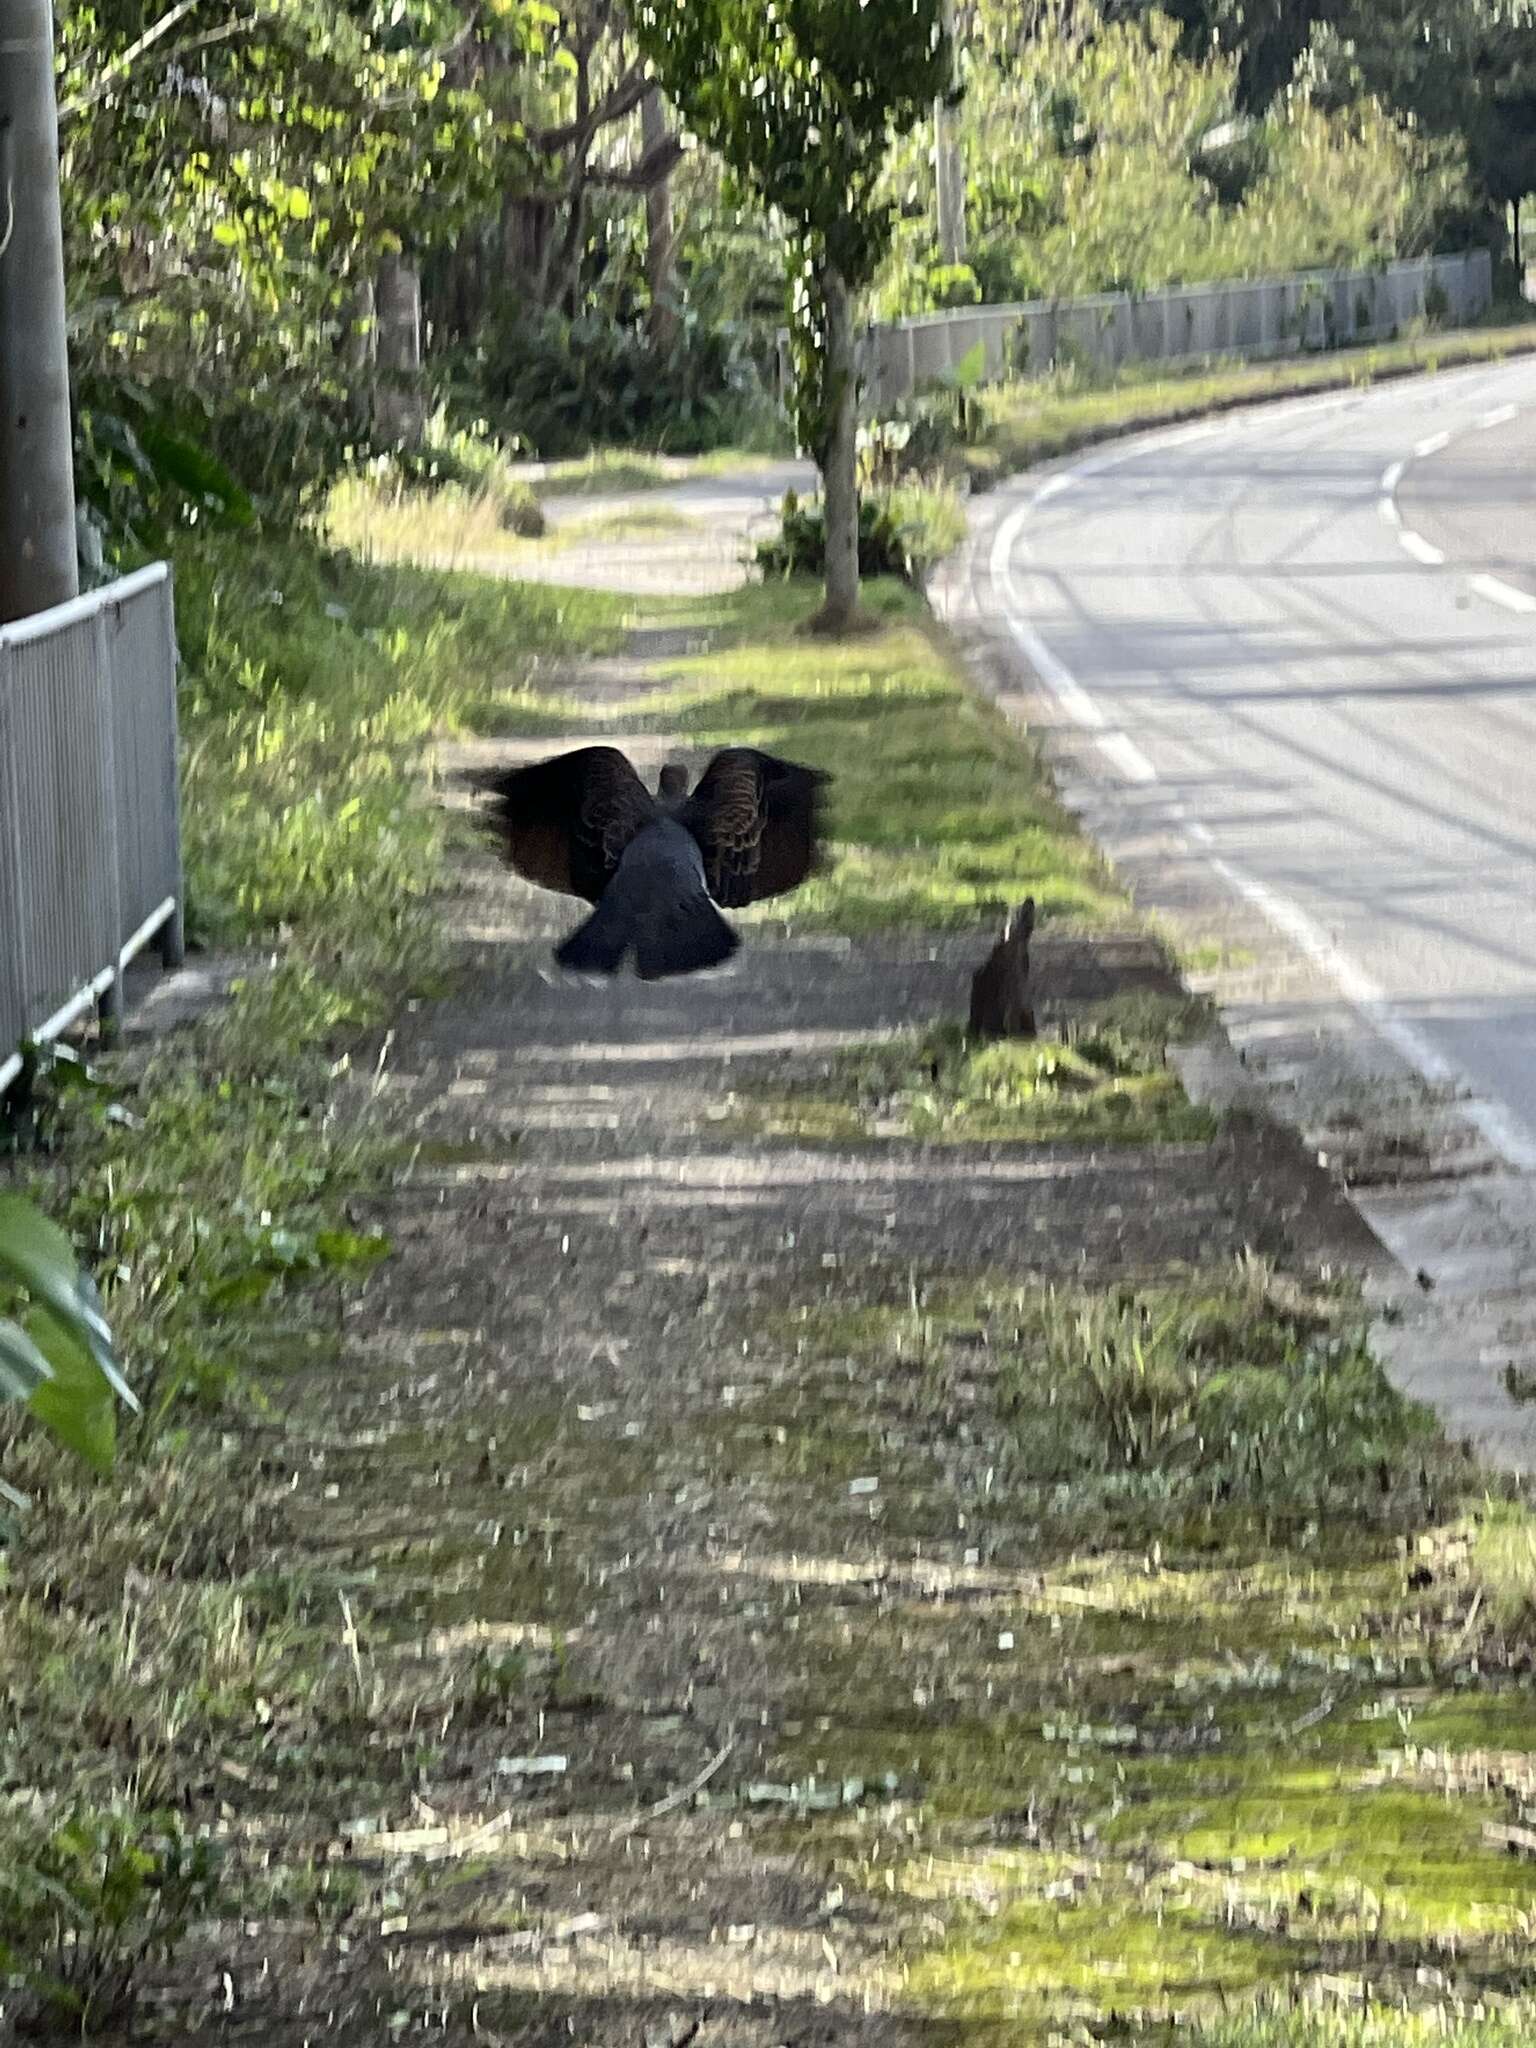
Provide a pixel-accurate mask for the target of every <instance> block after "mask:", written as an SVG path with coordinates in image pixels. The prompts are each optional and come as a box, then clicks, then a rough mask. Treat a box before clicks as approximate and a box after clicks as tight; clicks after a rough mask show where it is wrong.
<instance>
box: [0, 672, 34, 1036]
mask: <svg viewBox="0 0 1536 2048" xmlns="http://www.w3.org/2000/svg"><path fill="white" fill-rule="evenodd" d="M14 667H15V661H14V657H13V656H12V654H11V650H10V649H9V648H8V647H5V646H0V1020H3V1023H4V1028H5V1034H6V1039H7V1040H9V1038H10V1033H11V1030H12V1027H13V1025H14V1026H15V1029H16V1034H17V1042H18V1043H19V1042H20V1041H21V1039H23V1038H25V1037H26V1034H27V1001H28V995H29V990H28V985H27V940H26V932H27V927H26V921H25V919H24V917H23V915H22V910H23V901H22V893H23V890H24V888H25V874H26V870H25V869H24V868H23V866H22V844H21V804H20V801H19V800H18V797H17V794H16V748H15V741H14V736H13V732H12V726H13V722H14V717H15V708H14V704H13V701H12V692H13V688H14V678H13V670H14ZM14 1051H15V1046H14V1045H11V1044H10V1043H0V1065H3V1064H4V1063H5V1061H6V1060H7V1059H8V1058H9V1057H10V1055H11V1053H12V1052H14Z"/></svg>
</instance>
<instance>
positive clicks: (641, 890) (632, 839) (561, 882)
mask: <svg viewBox="0 0 1536 2048" xmlns="http://www.w3.org/2000/svg"><path fill="white" fill-rule="evenodd" d="M830 780H831V778H830V776H827V775H824V774H822V773H821V771H820V770H819V769H816V768H801V767H798V766H797V765H796V764H795V763H794V762H793V761H781V760H779V759H778V758H777V757H776V756H775V755H773V754H763V753H759V752H758V751H757V749H756V748H755V747H727V748H726V749H725V751H724V752H723V753H719V754H716V756H715V758H714V759H713V760H712V761H711V762H710V764H709V766H708V767H707V768H706V769H705V770H704V773H703V775H702V776H701V777H700V778H699V785H698V787H697V789H695V790H694V792H693V794H692V796H690V795H689V794H688V772H687V770H686V769H685V768H684V767H682V766H681V765H680V764H679V763H677V762H675V761H669V762H668V763H667V765H666V767H664V768H663V769H662V771H661V780H660V784H659V787H658V790H657V794H656V795H655V796H652V795H651V793H650V791H649V790H648V789H647V788H646V787H645V785H644V783H642V782H641V780H640V778H639V776H638V775H637V774H636V773H635V771H634V769H633V768H632V767H631V766H630V764H629V762H628V761H627V760H626V759H625V757H624V756H623V755H622V754H621V753H620V752H619V750H618V749H617V747H578V748H577V749H576V750H575V752H574V753H569V754H560V755H558V756H556V758H555V759H554V760H552V761H540V762H539V763H537V764H536V765H535V766H534V767H532V768H513V769H509V770H508V771H507V772H506V773H505V774H504V775H499V776H497V777H495V778H494V779H493V780H492V781H491V782H489V783H488V784H487V785H486V787H487V788H489V790H490V791H491V793H492V795H493V796H494V798H495V802H494V803H493V804H492V806H491V808H490V810H489V812H488V814H487V821H486V822H487V825H488V827H489V830H490V832H491V835H492V837H493V838H494V839H495V841H496V842H497V844H498V846H499V847H500V849H501V853H502V857H503V858H504V859H505V860H506V862H507V864H508V865H509V866H510V867H512V868H514V869H515V870H516V871H517V873H518V874H520V875H522V876H524V877H525V878H526V879H527V880H528V881H530V882H537V883H539V884H540V886H541V887H543V888H545V889H554V890H558V891H559V892H561V893H562V894H564V895H567V896H580V897H582V898H584V899H585V900H586V901H587V902H588V903H591V904H593V905H594V906H595V908H594V910H593V913H592V915H591V916H590V917H589V918H588V919H587V920H586V922H585V923H584V924H582V925H579V926H578V927H577V928H576V930H575V931H574V932H572V934H571V936H570V937H569V938H568V939H567V940H566V941H565V942H564V944H563V945H560V946H558V947H556V949H555V958H556V960H557V961H558V962H559V964H560V965H561V966H562V967H564V968H567V969H569V970H570V971H571V972H573V973H577V974H613V973H616V972H617V970H618V969H619V967H620V966H621V965H622V964H623V961H624V957H625V955H626V954H628V953H630V952H633V954H634V956H635V970H636V972H637V973H638V974H639V976H640V979H641V980H642V981H660V980H662V979H664V978H665V977H666V976H668V975H672V974H694V973H697V972H698V971H699V970H700V969H701V968H705V967H718V966H719V965H720V964H721V963H722V962H723V961H726V960H728V959H729V958H730V957H731V955H732V954H733V953H734V952H735V951H736V949H737V947H738V946H739V945H740V944H741V941H740V939H739V938H738V937H737V935H736V933H735V932H734V931H732V929H731V927H730V926H729V925H728V924H727V923H726V921H725V919H724V918H723V917H722V916H721V915H720V910H719V909H717V908H716V906H717V905H719V906H720V907H721V908H723V909H727V910H736V909H740V908H742V907H743V906H744V905H746V904H748V903H760V902H761V901H762V900H763V899H764V898H765V897H768V896H782V895H785V894H787V892H788V891H789V890H791V889H798V888H799V886H800V884H801V883H802V882H803V881H804V880H805V879H806V877H807V876H808V875H809V874H811V873H812V871H813V870H814V868H815V867H816V865H817V861H818V858H819V854H820V849H821V792H822V790H823V789H824V788H825V786H826V784H827V783H828V782H829V781H830Z"/></svg>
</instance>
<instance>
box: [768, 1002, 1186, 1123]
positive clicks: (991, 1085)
mask: <svg viewBox="0 0 1536 2048" xmlns="http://www.w3.org/2000/svg"><path fill="white" fill-rule="evenodd" d="M1042 1022H1043V1029H1042V1035H1041V1036H1040V1037H1039V1038H1037V1039H1033V1040H1006V1039H1005V1040H1002V1041H999V1042H998V1043H996V1044H992V1045H976V1044H974V1043H973V1042H972V1041H971V1040H969V1039H968V1038H967V1036H966V1033H965V1030H964V1028H963V1026H962V1025H961V1023H960V1022H959V1020H958V1019H957V1020H955V1021H953V1022H951V1023H947V1024H939V1025H935V1026H933V1027H932V1028H930V1029H928V1030H925V1031H919V1032H906V1033H903V1034H902V1035H901V1036H900V1037H899V1038H897V1039H894V1040H890V1041H887V1042H884V1043H877V1044H872V1045H868V1046H863V1047H860V1048H858V1049H857V1050H855V1051H852V1052H848V1053H845V1054H843V1055H842V1056H841V1057H839V1058H838V1059H836V1060H834V1061H833V1062H832V1063H831V1065H830V1068H829V1069H828V1070H827V1071H826V1073H825V1074H824V1075H822V1076H812V1077H807V1079H806V1080H805V1082H804V1084H803V1085H801V1086H798V1087H796V1088H795V1089H794V1090H793V1092H785V1091H784V1090H783V1088H782V1087H777V1088H775V1089H773V1090H764V1091H761V1092H753V1091H751V1090H748V1091H745V1092H744V1094H743V1096H742V1099H741V1101H740V1105H739V1109H738V1112H737V1116H736V1119H735V1121H736V1123H737V1126H738V1127H739V1128H743V1129H746V1130H754V1131H760V1132H762V1133H764V1134H765V1135H767V1136H771V1137H789V1138H801V1139H838V1140H842V1141H844V1142H848V1143H855V1144H859V1143H867V1142H868V1141H869V1140H870V1139H872V1138H915V1139H922V1140H926V1141H927V1142H929V1143H939V1144H946V1145H960V1144H966V1143H975V1142H982V1143H999V1142H1004V1141H1010V1140H1011V1141H1028V1142H1032V1143H1035V1144H1041V1143H1049V1142H1061V1143H1067V1144H1080V1145H1086V1144H1137V1143H1140V1142H1144V1141H1146V1140H1148V1139H1155V1140H1157V1141H1158V1142H1160V1143H1168V1142H1172V1141H1177V1140H1180V1139H1185V1140H1197V1139H1202V1138H1208V1137H1210V1136H1211V1134H1212V1131H1213V1129H1214V1119H1213V1118H1212V1117H1211V1116H1210V1115H1209V1114H1208V1113H1207V1112H1206V1111H1204V1110H1200V1109H1196V1108H1195V1107H1194V1106H1193V1105H1192V1104H1191V1103H1190V1102H1189V1101H1188V1099H1187V1098H1186V1097H1185V1095H1184V1092H1183V1090H1182V1088H1181V1087H1180V1086H1179V1082H1178V1078H1177V1076H1176V1075H1175V1074H1174V1072H1173V1070H1172V1069H1171V1068H1170V1066H1169V1065H1168V1046H1169V1044H1170V1043H1171V1042H1172V1041H1173V1040H1174V1039H1176V1038H1179V1037H1183V1036H1187V1035H1189V1033H1190V1032H1191V1031H1192V1030H1194V1029H1196V1028H1198V1027H1199V1026H1200V1025H1202V1024H1205V1023H1207V1022H1208V1019H1207V1017H1206V1013H1205V1011H1204V1010H1203V1008H1202V1007H1201V1006H1200V1005H1198V1004H1178V1003H1173V1002H1168V1001H1162V1000H1157V999H1148V998H1143V997H1118V998H1111V999H1110V1000H1109V1001H1108V1002H1103V1003H1097V1004H1089V1005H1084V1006H1082V1007H1080V1008H1078V1009H1077V1010H1076V1011H1075V1012H1073V1013H1072V1014H1070V1015H1069V1016H1066V1017H1063V1018H1060V1019H1054V1020H1050V1021H1048V1022H1046V1021H1043V1020H1042Z"/></svg>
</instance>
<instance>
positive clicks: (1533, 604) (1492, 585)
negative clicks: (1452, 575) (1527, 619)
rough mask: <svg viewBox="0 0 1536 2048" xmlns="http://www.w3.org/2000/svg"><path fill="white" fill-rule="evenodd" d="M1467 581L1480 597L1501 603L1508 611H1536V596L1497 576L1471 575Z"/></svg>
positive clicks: (1493, 602)
mask: <svg viewBox="0 0 1536 2048" xmlns="http://www.w3.org/2000/svg"><path fill="white" fill-rule="evenodd" d="M1467 583H1468V585H1469V587H1470V588H1471V589H1473V590H1475V591H1476V592H1477V594H1478V596H1479V597H1486V598H1487V600H1488V602H1489V603H1490V604H1501V605H1502V606H1503V607H1504V609H1505V611H1507V612H1525V613H1530V612H1536V597H1532V595H1531V593H1530V592H1529V591H1528V590H1517V589H1516V588H1515V586H1514V584H1513V583H1505V582H1503V581H1502V580H1501V578H1499V577H1497V576H1469V577H1468V578H1467Z"/></svg>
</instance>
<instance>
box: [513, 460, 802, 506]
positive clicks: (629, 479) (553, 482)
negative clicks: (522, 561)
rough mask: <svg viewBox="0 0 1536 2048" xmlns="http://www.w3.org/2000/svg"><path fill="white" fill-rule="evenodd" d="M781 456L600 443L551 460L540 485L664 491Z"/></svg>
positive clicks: (553, 489)
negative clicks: (644, 449) (669, 451)
mask: <svg viewBox="0 0 1536 2048" xmlns="http://www.w3.org/2000/svg"><path fill="white" fill-rule="evenodd" d="M779 459H780V458H779V457H778V456H776V455H764V454H761V453H758V452H756V451H753V450H749V449H745V448H714V449H711V450H710V451H709V453H708V454H706V455H642V454H637V453H636V452H635V451H634V450H632V449H626V448H599V449H594V450H593V452H592V453H591V454H590V455H583V456H577V457H575V458H573V459H572V460H570V461H567V462H552V463H551V464H550V465H549V467H548V469H547V470H546V471H545V473H544V474H543V476H541V477H540V479H539V481H538V485H537V487H536V488H537V490H538V494H539V496H540V497H541V498H557V497H571V496H580V497H592V498H597V497H605V498H606V497H614V498H617V497H627V496H628V495H630V493H632V492H635V491H654V490H663V489H665V488H666V487H667V486H668V485H669V484H678V483H685V482H686V481H687V480H688V479H689V478H690V477H707V476H734V475H737V474H738V473H742V472H749V471H752V470H758V469H767V468H769V467H770V466H771V465H772V464H773V463H774V462H776V461H778V460H779Z"/></svg>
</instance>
